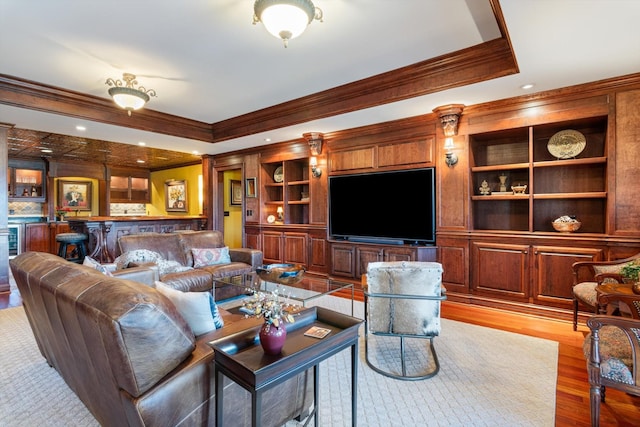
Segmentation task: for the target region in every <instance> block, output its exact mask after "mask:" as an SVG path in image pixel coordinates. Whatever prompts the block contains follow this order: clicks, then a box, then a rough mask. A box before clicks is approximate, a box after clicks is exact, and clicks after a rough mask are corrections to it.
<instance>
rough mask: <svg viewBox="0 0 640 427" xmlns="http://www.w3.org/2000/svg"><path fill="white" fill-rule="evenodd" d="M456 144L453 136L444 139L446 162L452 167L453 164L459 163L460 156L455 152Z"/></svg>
mask: <svg viewBox="0 0 640 427" xmlns="http://www.w3.org/2000/svg"><path fill="white" fill-rule="evenodd" d="M454 148H455V147H454V145H453V138H446V139H445V140H444V151H445V153H444V156H445V159H444V162H445V163H446V164H447V166H449V167H451V166H453V165H455V164H456V163H458V156H456V155H455V153H454V152H453V149H454Z"/></svg>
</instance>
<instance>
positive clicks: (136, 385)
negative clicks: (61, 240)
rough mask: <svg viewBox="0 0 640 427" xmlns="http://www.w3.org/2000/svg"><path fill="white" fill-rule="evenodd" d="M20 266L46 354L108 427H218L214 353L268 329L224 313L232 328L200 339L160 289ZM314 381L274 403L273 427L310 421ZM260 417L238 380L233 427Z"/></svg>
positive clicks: (23, 261) (54, 263)
mask: <svg viewBox="0 0 640 427" xmlns="http://www.w3.org/2000/svg"><path fill="white" fill-rule="evenodd" d="M10 266H11V271H12V272H13V275H14V277H15V280H16V283H17V285H18V289H19V291H20V294H21V296H22V299H23V306H24V309H25V311H26V314H27V317H28V319H29V323H30V326H31V328H32V330H33V334H34V336H35V338H36V342H37V344H38V347H39V349H40V352H41V353H42V355H43V356H44V357H45V359H46V360H47V362H48V363H49V365H50V366H52V367H53V368H55V369H56V370H57V371H58V372H59V374H60V375H61V376H62V377H63V379H64V380H65V382H66V383H67V384H68V385H69V387H70V388H71V389H72V390H73V391H74V392H75V394H76V395H77V396H78V397H79V398H80V399H81V400H82V402H84V404H85V405H86V407H87V408H88V409H89V410H90V411H91V413H92V414H93V415H94V416H95V418H96V419H97V421H98V422H99V423H100V424H101V425H103V426H117V427H122V426H154V427H162V426H177V425H183V426H206V425H215V396H214V394H215V378H214V372H213V349H212V348H211V347H210V346H209V345H208V344H207V343H208V342H209V341H211V340H213V339H216V338H220V337H222V336H226V335H229V334H233V333H235V332H238V331H240V330H244V329H246V328H249V327H253V326H256V325H258V324H259V322H260V320H259V319H255V318H248V319H245V318H244V317H243V316H241V315H233V314H230V313H228V312H225V311H224V310H220V311H221V314H222V318H223V319H224V323H225V324H224V326H223V327H222V328H220V329H217V330H214V331H212V332H208V333H205V334H202V335H200V336H197V337H196V336H194V335H193V332H192V330H191V329H190V327H189V326H188V324H187V323H186V321H185V319H184V318H183V317H182V316H181V315H180V314H179V312H178V311H177V309H176V306H174V305H173V303H172V302H171V301H170V300H169V299H168V298H166V297H164V296H163V295H161V294H160V293H159V292H158V291H156V289H154V288H153V287H151V286H147V285H145V284H142V283H139V282H134V281H132V280H126V279H122V278H120V277H109V276H106V275H104V274H103V273H101V272H99V271H97V270H95V269H92V268H89V267H86V266H83V265H78V264H74V263H71V262H68V261H66V260H64V259H62V258H60V257H58V256H56V255H52V254H47V253H41V252H25V253H23V254H20V255H19V256H17V257H16V258H14V259H12V260H11V261H10ZM149 272H150V273H151V271H150V270H149ZM137 274H140V272H139V269H138V272H137ZM310 378H311V375H310V374H309V372H305V373H302V374H300V375H298V376H297V377H294V378H292V379H291V380H289V381H286V382H285V383H283V384H281V385H279V386H278V387H276V388H274V389H273V390H271V391H269V392H267V393H265V395H264V396H263V402H262V408H263V411H262V414H261V417H262V422H263V425H269V426H271V425H282V424H284V423H285V422H286V421H287V420H288V419H291V418H294V417H296V416H298V415H299V414H302V415H304V414H305V413H306V411H308V410H309V407H310V406H311V403H312V401H313V391H312V384H313V382H312V381H311V379H310ZM272 392H273V393H272ZM250 408H251V399H250V395H249V393H247V392H246V391H245V390H244V389H242V388H241V387H240V386H238V385H237V384H235V383H233V382H231V381H230V380H228V381H227V383H226V385H225V393H224V411H225V415H224V416H225V420H228V421H229V422H228V423H226V422H225V424H227V425H229V426H236V425H238V426H245V425H250V424H251V415H250V414H251V409H250ZM303 408H304V409H303ZM225 427H226V426H225Z"/></svg>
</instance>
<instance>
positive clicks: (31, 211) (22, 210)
mask: <svg viewBox="0 0 640 427" xmlns="http://www.w3.org/2000/svg"><path fill="white" fill-rule="evenodd" d="M43 212H44V204H42V203H36V202H9V215H20V216H44V213H43Z"/></svg>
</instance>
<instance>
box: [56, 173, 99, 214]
mask: <svg viewBox="0 0 640 427" xmlns="http://www.w3.org/2000/svg"><path fill="white" fill-rule="evenodd" d="M58 206H60V207H62V208H69V209H71V210H76V211H90V210H91V181H63V180H58Z"/></svg>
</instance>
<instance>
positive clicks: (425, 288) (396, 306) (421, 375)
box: [364, 261, 446, 380]
mask: <svg viewBox="0 0 640 427" xmlns="http://www.w3.org/2000/svg"><path fill="white" fill-rule="evenodd" d="M443 290H444V288H443V287H442V265H441V264H439V263H436V262H404V261H403V262H373V263H369V265H368V268H367V275H366V278H365V280H364V298H365V359H366V362H367V364H368V365H369V366H370V367H371V369H373V370H374V371H376V372H378V373H380V374H382V375H386V376H388V377H391V378H397V379H402V380H421V379H426V378H430V377H432V376H434V375H436V374H437V373H438V371H439V369H440V364H439V362H438V356H437V354H436V351H435V348H434V346H433V339H434V338H435V337H436V336H438V335H439V334H440V302H441V301H443V300H445V299H446V296H445V294H444V292H443ZM424 339H428V340H429V346H428V347H427V348H425V345H424ZM398 340H399V348H398V344H397V343H398ZM406 346H409V347H410V351H411V355H410V357H408V356H407V350H406V348H405V347H406Z"/></svg>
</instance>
